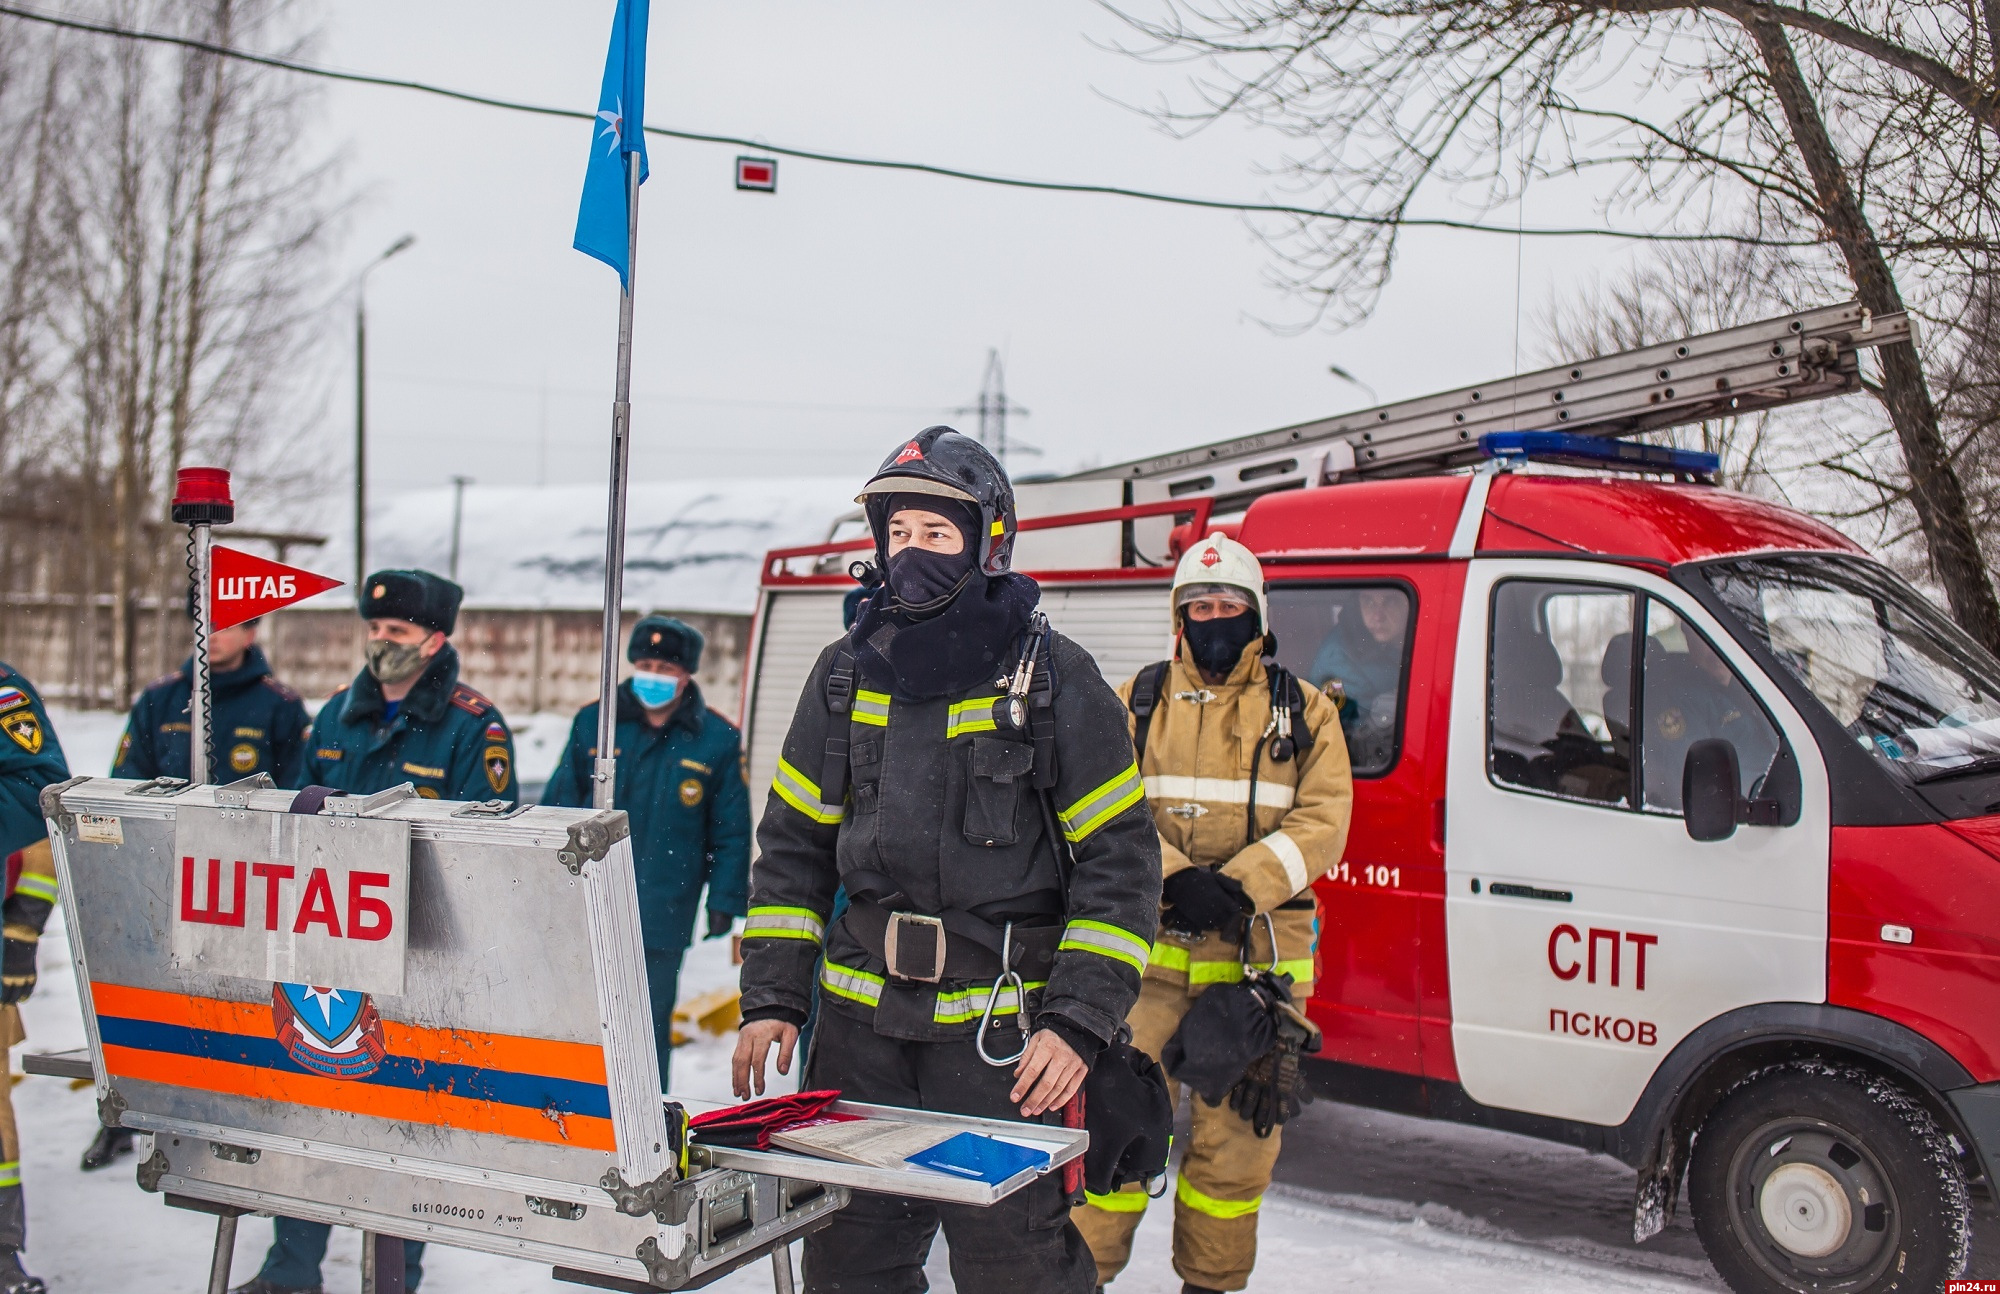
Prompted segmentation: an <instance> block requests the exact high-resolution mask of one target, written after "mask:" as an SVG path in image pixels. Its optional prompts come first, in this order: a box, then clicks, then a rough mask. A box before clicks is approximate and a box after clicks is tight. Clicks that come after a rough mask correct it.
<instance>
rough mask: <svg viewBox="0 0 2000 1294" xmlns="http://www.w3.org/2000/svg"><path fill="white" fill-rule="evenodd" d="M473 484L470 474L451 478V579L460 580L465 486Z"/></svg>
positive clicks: (453, 581)
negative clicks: (459, 557)
mask: <svg viewBox="0 0 2000 1294" xmlns="http://www.w3.org/2000/svg"><path fill="white" fill-rule="evenodd" d="M470 484H472V478H471V477H469V476H454V477H452V478H451V579H452V583H454V584H456V583H457V582H458V532H459V529H460V527H461V524H462V523H463V522H464V520H465V487H466V486H468V485H470Z"/></svg>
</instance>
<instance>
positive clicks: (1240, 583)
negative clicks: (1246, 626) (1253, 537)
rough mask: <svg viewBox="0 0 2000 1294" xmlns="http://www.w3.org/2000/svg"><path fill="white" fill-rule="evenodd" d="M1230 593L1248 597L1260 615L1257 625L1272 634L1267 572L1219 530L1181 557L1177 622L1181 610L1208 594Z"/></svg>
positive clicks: (1176, 584)
mask: <svg viewBox="0 0 2000 1294" xmlns="http://www.w3.org/2000/svg"><path fill="white" fill-rule="evenodd" d="M1223 591H1227V592H1230V593H1241V594H1245V595H1247V596H1248V597H1249V599H1250V605H1251V606H1252V607H1254V608H1255V609H1256V611H1257V623H1258V624H1259V625H1260V626H1261V627H1262V628H1263V630H1264V632H1265V633H1269V632H1271V614H1270V610H1269V609H1268V608H1267V607H1266V606H1265V603H1264V568H1263V566H1262V565H1260V564H1259V563H1258V561H1257V557H1256V555H1255V554H1254V553H1252V552H1251V551H1250V550H1249V549H1247V548H1245V547H1244V546H1243V545H1241V544H1239V543H1237V542H1236V541H1235V540H1234V539H1231V538H1230V537H1229V536H1228V535H1225V534H1223V533H1222V532H1221V531H1220V530H1218V531H1216V532H1215V533H1214V534H1212V535H1210V536H1209V537H1208V538H1206V539H1203V540H1199V541H1197V542H1196V543H1195V544H1194V545H1193V546H1192V547H1191V548H1189V549H1188V550H1187V552H1185V553H1183V554H1181V564H1180V566H1179V567H1178V568H1177V569H1176V570H1175V571H1174V622H1175V625H1176V627H1178V625H1179V623H1180V609H1181V606H1182V605H1183V604H1184V603H1186V602H1189V601H1191V600H1193V599H1195V598H1198V597H1202V596H1203V595H1205V594H1209V593H1216V592H1223Z"/></svg>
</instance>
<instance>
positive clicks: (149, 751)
mask: <svg viewBox="0 0 2000 1294" xmlns="http://www.w3.org/2000/svg"><path fill="white" fill-rule="evenodd" d="M209 688H210V690H211V695H212V696H213V698H214V701H213V704H212V707H211V710H210V713H211V714H213V716H214V721H215V741H214V749H215V759H216V764H217V767H216V768H215V769H214V770H213V774H212V776H213V779H214V780H215V781H218V782H229V781H234V780H235V779H237V778H239V777H251V776H253V775H255V774H257V773H269V774H270V775H271V780H272V781H274V782H276V783H277V784H278V785H279V786H281V787H285V788H287V789H290V788H293V787H298V786H303V785H305V783H304V781H303V780H301V779H303V778H304V776H305V771H306V730H307V729H309V728H310V727H311V726H312V717H311V716H310V715H308V714H307V713H306V707H305V702H303V701H301V700H300V699H299V694H298V693H297V692H294V691H292V689H290V688H288V687H286V686H285V685H284V684H283V683H280V682H279V681H278V680H277V679H275V678H273V677H272V676H271V666H270V663H269V662H267V661H266V660H265V659H264V650H263V648H261V647H255V646H253V647H251V648H250V651H249V654H248V655H247V656H245V657H244V659H243V663H242V664H241V665H238V666H237V667H236V668H235V669H233V670H230V671H228V672H227V673H210V675H209ZM193 692H194V661H193V660H192V659H190V660H188V661H186V662H184V663H183V664H182V665H181V667H180V668H179V669H177V670H175V671H174V672H173V673H171V674H168V675H166V676H165V677H164V678H157V679H154V680H153V681H152V682H151V683H148V684H147V685H146V690H145V691H144V692H141V693H140V694H139V700H138V701H137V702H136V703H135V704H134V705H133V706H132V719H131V722H129V723H127V724H126V725H125V736H124V739H123V740H121V741H120V742H119V743H118V758H117V760H116V761H114V762H113V764H112V765H111V776H113V777H186V776H187V775H188V769H189V767H190V761H189V751H190V749H191V746H192V738H191V734H190V729H189V726H188V698H189V697H190V696H191V695H192V694H193Z"/></svg>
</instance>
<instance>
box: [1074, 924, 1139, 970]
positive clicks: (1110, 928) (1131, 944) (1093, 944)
mask: <svg viewBox="0 0 2000 1294" xmlns="http://www.w3.org/2000/svg"><path fill="white" fill-rule="evenodd" d="M1065 949H1069V950H1073V951H1076V952H1086V953H1096V954H1097V955H1098V956H1099V957H1109V958H1110V959H1111V960H1113V961H1119V962H1124V963H1125V964H1126V965H1127V966H1130V967H1131V968H1132V969H1133V970H1135V971H1138V972H1139V973H1140V974H1141V975H1143V974H1145V973H1146V951H1147V949H1146V941H1145V940H1144V939H1141V938H1140V937H1139V936H1137V935H1135V934H1133V933H1132V932H1131V931H1130V930H1120V929H1119V928H1118V927H1117V926H1114V925H1111V924H1109V923H1107V922H1103V921H1072V922H1070V923H1069V925H1067V926H1065V927H1064V928H1063V939H1062V942H1061V943H1059V944H1057V945H1056V951H1057V952H1061V951H1063V950H1065Z"/></svg>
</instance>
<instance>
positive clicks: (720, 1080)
mask: <svg viewBox="0 0 2000 1294" xmlns="http://www.w3.org/2000/svg"><path fill="white" fill-rule="evenodd" d="M41 973H42V979H41V984H40V987H39V989H38V991H37V992H36V994H35V996H34V998H33V999H31V1000H30V1001H29V1002H28V1003H27V1004H26V1007H25V1008H24V1014H25V1016H26V1019H27V1025H28V1035H29V1040H28V1043H27V1047H28V1048H29V1049H31V1050H35V1051H57V1050H63V1049H66V1048H69V1047H76V1046H81V1045H82V1044H83V1021H82V1017H81V1015H80V1014H79V1011H78V1006H77V996H76V981H75V978H74V975H73V972H72V970H71V966H70V961H69V941H68V938H67V935H66V934H65V932H64V931H63V928H62V914H61V913H60V912H58V913H57V914H56V916H55V917H54V919H53V920H51V922H50V924H49V930H48V934H47V936H46V937H45V938H44V939H43V941H42V966H41ZM734 975H735V971H734V969H733V968H732V967H731V966H730V965H729V952H728V942H727V941H726V940H721V941H716V942H714V943H703V944H699V945H697V946H696V947H695V948H694V949H693V950H692V951H691V952H690V953H689V955H688V962H687V968H686V971H685V972H684V973H683V976H682V987H683V991H684V992H686V993H687V994H689V995H690V996H692V995H694V994H697V993H701V992H703V991H706V990H707V989H710V988H713V987H715V986H717V985H720V984H726V983H730V982H732V981H733V979H734ZM731 1041H732V1040H731V1039H730V1038H729V1037H723V1038H703V1039H701V1040H699V1041H697V1042H694V1043H691V1044H689V1045H688V1046H686V1047H683V1048H682V1049H680V1050H679V1051H678V1052H676V1053H675V1056H674V1082H673V1088H674V1092H675V1094H676V1095H677V1096H681V1097H683V1098H684V1099H687V1100H688V1101H689V1102H690V1103H696V1102H707V1101H714V1102H724V1101H727V1100H728V1099H729V1090H728V1088H729V1053H730V1046H731ZM16 1068H17V1069H18V1058H17V1065H16ZM791 1086H792V1084H791V1082H790V1081H789V1080H787V1081H785V1082H782V1083H780V1084H779V1088H780V1089H781V1090H789V1089H790V1087H791ZM14 1103H15V1110H16V1112H17V1115H18V1118H19V1120H20V1127H21V1135H22V1141H23V1148H22V1174H23V1179H24V1183H25V1187H26V1191H27V1200H28V1218H29V1222H28V1240H29V1247H28V1251H27V1263H28V1266H29V1268H30V1269H31V1270H33V1271H34V1272H35V1273H36V1274H38V1275H40V1276H42V1277H43V1278H44V1279H46V1280H47V1281H48V1282H49V1288H50V1290H51V1291H53V1292H54V1294H72V1292H74V1294H111V1292H113V1291H117V1292H118V1294H152V1292H153V1291H161V1292H162V1294H164V1292H165V1291H179V1290H191V1289H196V1288H199V1287H200V1284H201V1282H202V1280H203V1279H204V1278H205V1275H206V1273H207V1270H208V1260H209V1253H210V1249H211V1246H212V1244H213V1241H214V1234H215V1231H214V1224H213V1222H212V1220H211V1219H209V1218H208V1217H206V1216H204V1215H199V1214H192V1213H184V1212H180V1211H177V1210H174V1209H170V1208H168V1207H166V1205H165V1204H164V1203H162V1202H161V1200H160V1198H159V1197H158V1196H155V1195H148V1194H146V1193H145V1192H143V1191H141V1190H140V1189H139V1188H138V1186H137V1185H136V1184H135V1183H134V1180H133V1167H134V1164H135V1162H136V1160H135V1159H123V1160H120V1161H119V1162H118V1163H117V1164H116V1165H115V1166H113V1167H111V1168H108V1169H105V1170H103V1171H101V1172H97V1173H88V1174H86V1173H82V1172H79V1171H78V1169H77V1157H78V1155H80V1154H81V1153H82V1151H83V1147H84V1146H85V1144H87V1143H88V1142H89V1140H90V1138H91V1136H92V1135H93V1134H94V1133H95V1130H96V1122H97V1121H96V1110H95V1101H94V1097H93V1093H92V1092H91V1090H90V1089H88V1088H87V1087H86V1088H85V1089H83V1090H73V1089H72V1088H71V1087H70V1085H69V1084H68V1083H67V1082H66V1081H65V1080H62V1079H55V1078H45V1077H39V1076H30V1077H27V1078H24V1079H22V1080H21V1081H20V1083H19V1084H18V1085H17V1086H16V1087H15V1088H14ZM142 1153H143V1145H142ZM1172 1214H1173V1210H1172V1207H1171V1205H1170V1204H1169V1203H1168V1202H1167V1201H1165V1200H1162V1201H1161V1202H1160V1204H1158V1205H1156V1206H1154V1207H1153V1208H1152V1209H1150V1210H1148V1212H1147V1215H1146V1220H1145V1223H1144V1224H1143V1225H1142V1227H1141V1228H1140V1231H1139V1237H1138V1243H1137V1245H1136V1247H1135V1253H1136V1255H1137V1257H1136V1258H1135V1261H1134V1263H1133V1265H1132V1267H1131V1268H1130V1269H1129V1270H1128V1271H1127V1272H1126V1273H1125V1275H1123V1276H1122V1277H1120V1278H1119V1280H1118V1281H1117V1283H1116V1284H1115V1286H1114V1287H1113V1288H1114V1290H1115V1291H1116V1294H1175V1292H1176V1291H1178V1290H1179V1289H1180V1278H1179V1277H1177V1276H1175V1275H1174V1274H1173V1270H1172V1268H1171V1266H1170V1265H1169V1263H1168V1258H1167V1242H1168V1233H1169V1230H1170V1228H1171V1224H1172ZM270 1234H271V1232H270V1226H269V1224H268V1223H266V1222H264V1221H263V1220H261V1219H257V1218H245V1219H244V1220H243V1222H242V1224H241V1226H240V1228H239V1231H238V1236H237V1243H236V1256H235V1267H234V1272H233V1279H234V1280H235V1281H238V1282H240V1281H244V1280H248V1279H249V1278H250V1277H251V1276H252V1275H254V1274H255V1272H256V1270H257V1267H258V1264H259V1263H260V1262H261V1261H262V1259H263V1254H264V1249H265V1246H266V1245H268V1244H269V1243H270ZM1260 1245H1261V1256H1260V1258H1259V1261H1258V1265H1257V1272H1256V1275H1255V1276H1254V1277H1253V1278H1252V1280H1251V1288H1252V1289H1253V1290H1270V1291H1280V1290H1282V1291H1294V1290H1312V1291H1316V1292H1317V1291H1326V1290H1382V1289H1394V1290H1397V1291H1398V1292H1399V1294H1447V1292H1448V1291H1449V1292H1451V1294H1458V1292H1459V1291H1463V1290H1468V1289H1481V1290H1507V1291H1521V1292H1522V1294H1602V1292H1603V1291H1605V1290H1632V1291H1660V1292H1662V1294H1676V1292H1681V1294H1685V1292H1690V1291H1695V1290H1712V1289H1713V1288H1714V1286H1713V1285H1712V1284H1711V1283H1709V1282H1703V1281H1695V1280H1685V1279H1679V1278H1677V1277H1675V1276H1674V1275H1672V1274H1654V1273H1650V1272H1644V1271H1635V1270H1632V1269H1631V1268H1629V1267H1621V1266H1617V1265H1612V1264H1610V1263H1606V1262H1600V1261H1594V1260H1593V1258H1592V1257H1591V1256H1589V1255H1578V1254H1575V1253H1565V1252H1561V1251H1560V1250H1559V1249H1557V1248H1551V1247H1548V1246H1537V1245H1529V1244H1522V1243H1516V1242H1514V1241H1512V1240H1510V1239H1509V1238H1508V1237H1507V1236H1506V1235H1505V1234H1504V1233H1497V1232H1495V1231H1494V1230H1493V1229H1491V1228H1486V1229H1485V1230H1484V1231H1482V1230H1481V1229H1480V1228H1478V1227H1476V1226H1463V1225H1459V1224H1458V1222H1457V1221H1456V1220H1455V1219H1454V1218H1453V1217H1452V1216H1450V1214H1449V1211H1448V1210H1445V1211H1438V1210H1432V1211H1428V1212H1426V1211H1424V1210H1415V1211H1410V1210H1403V1211H1401V1212H1399V1211H1397V1210H1396V1209H1395V1208H1393V1207H1385V1206H1384V1202H1382V1201H1370V1200H1362V1199H1340V1200H1334V1199H1331V1198H1329V1197H1326V1196H1323V1195H1319V1194H1316V1193H1314V1192H1311V1191H1307V1190H1302V1189H1299V1188H1279V1189H1277V1190H1274V1191H1273V1193H1272V1194H1271V1196H1269V1197H1267V1198H1266V1201H1265V1204H1264V1209H1263V1213H1262V1223H1261V1227H1260ZM794 1252H795V1253H796V1249H795V1250H794ZM359 1253H360V1244H359V1240H358V1238H357V1236H356V1233H354V1232H352V1231H349V1230H345V1229H341V1230H337V1231H336V1232H335V1233H334V1241H333V1245H332V1248H331V1249H330V1250H329V1252H328V1255H327V1262H326V1267H325V1277H326V1288H327V1290H328V1291H329V1294H356V1291H358V1290H359V1289H360V1287H361V1272H360V1266H359ZM930 1275H931V1280H932V1285H933V1288H936V1289H939V1290H950V1289H951V1288H952V1285H951V1279H950V1275H949V1271H948V1269H947V1265H946V1257H945V1253H944V1246H943V1245H942V1243H940V1244H939V1245H938V1247H937V1248H936V1249H935V1250H934V1251H933V1253H932V1257H931V1263H930ZM578 1288H579V1287H577V1286H573V1285H562V1284H558V1283H556V1282H555V1281H554V1280H553V1279H551V1277H550V1275H549V1272H548V1269H547V1268H544V1267H540V1266H536V1265H533V1264H529V1263H524V1262H520V1261H517V1260H513V1259H507V1258H499V1257H494V1256H491V1255H487V1254H479V1253H473V1252H471V1251H469V1250H462V1249H443V1248H439V1247H437V1246H432V1247H431V1249H430V1251H429V1253H428V1255H427V1256H426V1259H425V1279H424V1289H425V1290H427V1291H431V1292H432V1294H471V1292H473V1291H477V1294H527V1292H528V1291H537V1292H543V1291H560V1290H575V1289H578ZM710 1288H713V1289H716V1290H724V1291H732V1292H743V1291H758V1290H768V1289H770V1288H771V1271H770V1267H769V1265H768V1264H767V1263H757V1264H753V1265H752V1266H751V1267H749V1268H747V1269H745V1270H743V1271H740V1272H737V1273H734V1274H733V1275H731V1276H728V1277H726V1278H724V1279H723V1280H721V1281H719V1282H717V1283H716V1284H715V1285H713V1286H711V1287H710Z"/></svg>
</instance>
